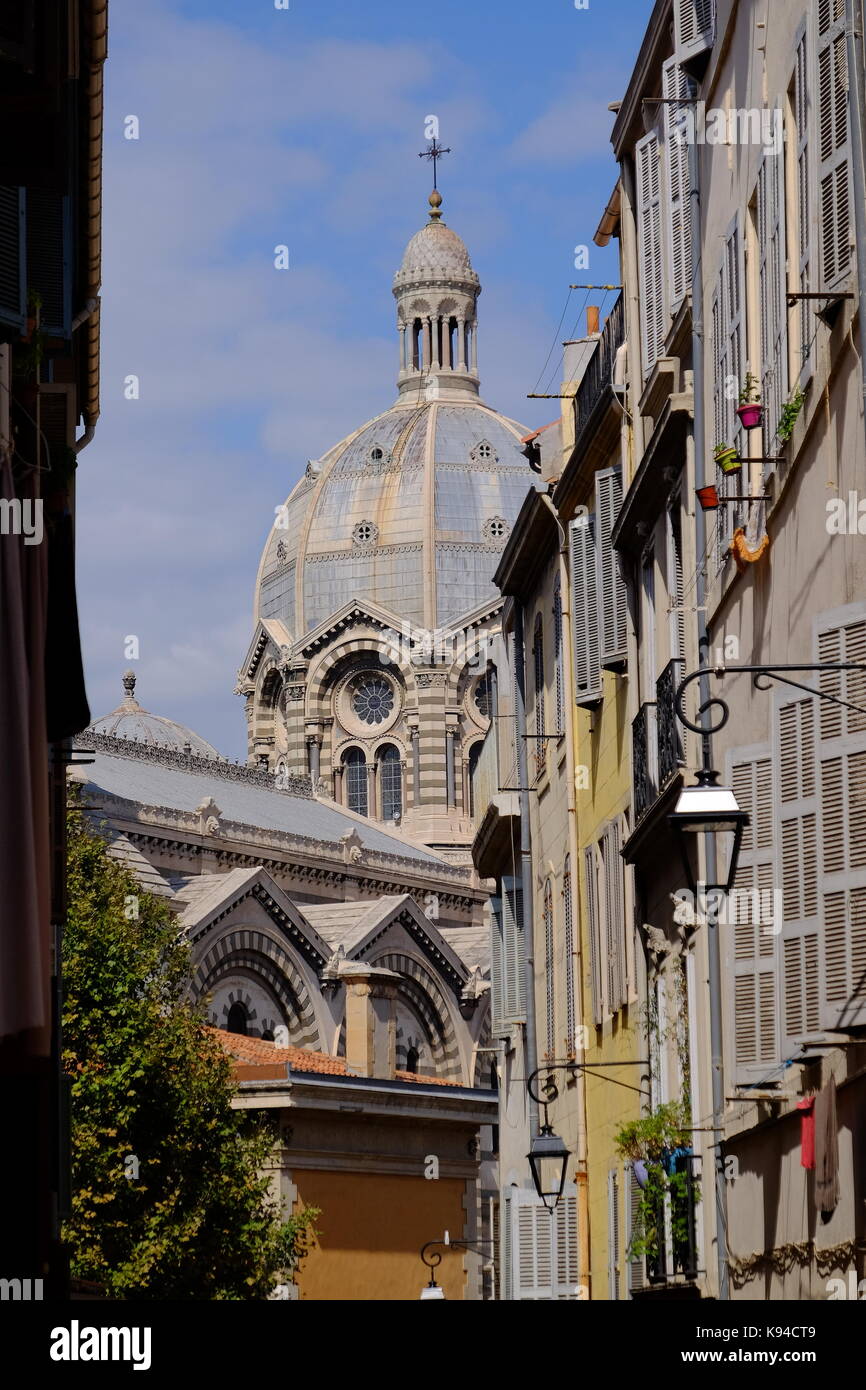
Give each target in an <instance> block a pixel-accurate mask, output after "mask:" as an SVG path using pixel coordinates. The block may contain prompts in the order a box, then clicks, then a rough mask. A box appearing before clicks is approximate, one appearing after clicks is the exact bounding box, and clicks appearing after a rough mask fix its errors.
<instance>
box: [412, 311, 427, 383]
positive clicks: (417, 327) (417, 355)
mask: <svg viewBox="0 0 866 1390" xmlns="http://www.w3.org/2000/svg"><path fill="white" fill-rule="evenodd" d="M423 328H424V324H423V323H422V321H421V319H413V320H412V366H413V367H414V368H415V370H416V372H420V370H421V357H422V353H421V333H422V331H423Z"/></svg>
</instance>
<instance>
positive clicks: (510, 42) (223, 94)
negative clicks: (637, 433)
mask: <svg viewBox="0 0 866 1390" xmlns="http://www.w3.org/2000/svg"><path fill="white" fill-rule="evenodd" d="M651 9H652V5H651V3H650V0H619V3H611V0H590V5H589V9H587V10H576V9H575V8H574V4H573V3H572V0H541V3H527V4H518V3H515V0H501V3H497V4H494V3H492V2H491V0H480V2H479V0H473V2H472V3H465V0H464V3H462V4H461V3H457V0H439V3H437V4H435V5H414V6H410V5H406V4H405V3H403V4H400V3H396V0H368V2H367V3H364V4H359V3H358V2H357V0H353V2H352V3H349V0H291V8H290V9H289V10H288V11H283V10H275V9H274V7H273V0H234V3H229V0H208V3H205V2H204V0H175V3H163V0H147V3H146V4H141V3H140V0H112V5H111V12H110V32H109V61H108V65H107V71H106V124H105V151H104V154H105V168H104V175H105V204H104V208H105V212H104V229H103V235H104V245H103V289H102V294H103V317H102V323H103V350H102V417H101V420H100V422H99V426H98V429H97V434H96V439H95V441H94V442H93V443H92V444H91V445H90V446H89V448H88V449H87V450H86V451H85V452H84V453H82V454H81V456H80V461H79V471H78V498H79V501H78V533H79V562H78V569H79V602H80V609H81V620H82V637H83V643H84V655H85V669H86V673H87V684H88V693H89V698H90V704H91V709H92V712H93V714H94V716H97V715H101V714H104V713H106V712H107V711H108V710H110V709H112V708H113V707H114V706H115V705H116V704H117V703H118V702H119V699H120V697H121V695H122V689H121V683H120V676H121V673H122V671H123V670H124V669H125V668H126V666H128V665H130V664H132V665H133V666H134V668H135V670H136V672H137V674H138V677H139V685H138V691H137V693H138V695H139V696H140V698H141V701H142V703H143V704H145V705H146V706H147V708H149V709H150V710H152V711H154V712H155V713H159V714H166V715H169V716H170V717H171V718H174V719H177V720H180V721H181V722H182V723H185V724H188V725H190V726H191V727H192V728H194V729H196V730H197V731H198V732H199V733H201V734H202V735H204V737H205V738H208V739H209V740H210V741H211V742H212V743H214V744H215V745H216V746H217V747H218V748H219V749H220V751H221V752H223V753H225V754H227V755H228V756H230V757H243V756H244V754H245V728H244V718H243V708H242V702H241V700H240V699H239V698H238V697H237V696H235V695H234V694H233V693H232V691H233V687H234V684H235V677H236V672H237V668H238V666H239V665H240V662H241V660H242V659H243V656H244V653H245V650H246V647H247V645H248V643H249V640H250V638H251V635H252V622H253V619H252V601H253V586H254V582H255V575H256V569H257V566H258V561H259V557H260V554H261V550H262V547H263V545H264V541H265V538H266V536H267V532H268V528H269V526H270V524H271V522H272V520H273V515H274V507H275V506H277V505H278V504H279V503H280V502H282V501H284V500H285V497H286V496H287V495H288V493H289V491H290V490H291V488H292V486H293V485H294V483H295V481H296V480H297V478H298V477H299V475H300V473H301V472H302V471H303V469H304V467H305V465H306V461H307V459H308V458H315V457H319V456H320V455H321V454H323V453H324V452H325V451H326V450H327V449H328V448H330V447H331V446H332V445H333V444H334V443H336V442H337V441H338V440H339V439H340V438H342V437H343V436H344V435H345V434H347V433H348V432H349V431H350V430H352V429H354V428H356V427H357V426H358V425H359V424H361V423H362V422H363V421H364V420H366V419H369V418H370V417H371V416H373V415H375V414H377V413H378V412H379V411H380V410H383V409H386V408H387V407H388V406H389V405H390V404H391V403H392V401H393V399H394V397H395V394H396V389H395V377H396V354H397V338H396V330H395V326H394V319H395V316H394V301H393V299H392V296H391V292H390V285H391V279H392V277H393V274H394V271H395V270H396V269H397V267H398V265H399V263H400V258H401V256H402V252H403V248H404V246H405V244H406V242H407V241H408V239H409V237H410V236H412V234H413V233H414V232H415V231H417V229H418V228H419V227H420V226H421V225H422V223H423V222H424V221H425V220H426V200H427V195H428V193H429V191H430V177H429V168H428V166H427V165H426V164H424V163H423V162H422V161H421V160H419V159H418V157H417V152H418V151H419V150H421V149H423V148H424V144H425V141H424V120H425V117H426V116H427V115H429V114H435V115H436V116H437V117H438V119H439V122H440V130H441V138H442V142H443V143H444V144H445V145H450V146H451V147H452V149H453V153H452V154H451V155H449V156H448V157H447V158H445V159H444V160H443V162H442V165H441V172H440V188H441V190H442V193H443V197H444V205H443V212H444V216H445V220H446V221H447V222H448V223H449V225H451V226H453V227H454V229H455V230H456V231H457V232H459V234H460V235H461V236H462V237H463V238H464V240H465V241H466V243H467V245H468V247H469V250H470V253H471V256H472V261H473V264H474V266H475V269H476V270H477V271H478V273H479V275H480V277H481V281H482V285H483V293H482V296H481V300H480V304H479V367H480V372H481V378H482V394H483V396H484V399H485V400H486V401H487V402H488V403H489V404H491V405H493V406H495V407H496V408H497V409H499V410H502V411H503V412H504V413H505V414H507V415H510V416H512V417H513V418H515V419H518V420H521V421H524V422H525V423H526V424H527V426H528V427H533V426H536V425H538V424H543V423H545V422H546V421H547V420H548V419H550V418H552V416H553V414H554V413H555V411H556V409H557V406H556V403H555V402H537V401H528V400H527V399H526V395H527V393H528V392H530V391H532V390H533V389H535V384H536V381H537V379H538V376H539V373H540V372H541V370H542V367H543V365H544V362H545V359H546V357H547V354H548V351H549V349H550V347H551V344H552V343H553V342H554V340H555V338H556V329H557V324H558V322H559V318H560V315H561V313H562V310H563V306H564V304H565V299H566V294H567V286H568V284H569V283H570V282H572V281H574V280H575V279H577V280H579V281H581V282H583V281H586V280H590V281H593V282H606V281H615V280H616V279H617V265H616V254H615V248H611V249H609V250H608V251H605V252H602V251H599V250H598V249H597V248H596V247H593V246H592V244H591V243H592V236H593V233H594V231H595V229H596V227H597V225H598V222H599V218H600V216H601V213H602V211H603V209H604V205H605V202H606V200H607V197H608V195H609V193H610V190H611V187H612V186H613V182H614V178H615V173H616V170H615V166H614V164H613V160H612V154H611V150H610V144H609V134H610V130H611V126H612V121H613V117H612V116H611V115H610V113H609V112H608V110H607V105H608V102H611V101H615V100H617V99H618V98H619V97H620V96H621V95H622V92H623V90H624V87H625V83H626V81H627V79H628V76H629V73H630V71H631V68H632V65H633V62H634V59H635V57H636V55H637V51H638V48H639V45H640V41H641V38H642V36H643V32H644V29H645V26H646V23H647V20H648V18H649V15H650V12H651ZM129 115H135V116H137V117H138V120H139V124H140V138H139V139H138V140H126V139H124V133H123V132H124V119H125V118H126V117H127V116H129ZM281 243H284V244H286V245H288V247H289V252H290V261H291V268H290V269H289V270H288V271H286V272H279V271H276V270H275V269H274V265H273V248H274V247H275V246H276V245H277V244H281ZM579 243H583V244H588V245H590V252H591V262H590V270H589V271H588V272H579V273H577V272H575V271H574V267H573V257H574V247H575V246H576V245H577V244H579ZM584 298H585V296H584V295H583V294H573V295H572V298H571V302H570V305H569V309H568V313H567V315H566V318H565V321H564V323H563V326H562V331H561V334H560V337H565V336H567V335H569V334H570V333H571V332H572V331H576V332H578V333H579V332H581V331H582V329H583V324H582V322H576V320H577V316H578V312H579V310H580V308H581V306H582V304H583V301H584ZM598 298H599V296H594V295H593V296H590V301H592V300H593V299H598ZM558 355H559V348H558V345H557V349H556V351H555V352H554V355H553V357H552V358H551V363H550V366H549V367H548V368H547V371H546V372H545V374H544V377H543V378H542V384H541V387H540V388H539V389H544V387H545V382H546V380H547V378H548V377H549V376H550V374H551V370H552V368H553V367H554V365H555V363H556V361H557V360H558ZM132 374H134V375H136V376H137V377H138V378H139V381H140V398H139V399H138V400H126V399H125V398H124V380H125V378H127V377H128V376H129V375H132ZM547 389H551V390H554V391H555V390H557V389H558V387H557V385H556V378H555V380H554V384H552V385H551V386H550V387H549V388H547ZM131 634H134V635H135V636H137V637H138V639H139V644H140V658H139V660H138V661H137V662H133V663H130V662H128V661H127V660H126V658H125V656H124V639H125V638H126V637H127V636H129V635H131Z"/></svg>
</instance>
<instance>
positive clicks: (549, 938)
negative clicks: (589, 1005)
mask: <svg viewBox="0 0 866 1390" xmlns="http://www.w3.org/2000/svg"><path fill="white" fill-rule="evenodd" d="M544 979H545V993H546V1006H547V1007H546V1023H547V1051H548V1054H549V1055H550V1056H552V1057H555V1056H556V980H555V975H554V939H553V888H552V887H551V884H550V880H549V879H548V881H547V883H546V884H545V885H544Z"/></svg>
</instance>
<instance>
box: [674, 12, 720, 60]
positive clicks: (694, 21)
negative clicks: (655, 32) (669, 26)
mask: <svg viewBox="0 0 866 1390" xmlns="http://www.w3.org/2000/svg"><path fill="white" fill-rule="evenodd" d="M715 24H716V7H715V0H674V43H675V44H676V50H677V57H678V58H680V59H689V58H694V57H696V56H697V55H698V54H700V53H703V52H705V51H706V49H708V48H712V46H713V40H714V37H715Z"/></svg>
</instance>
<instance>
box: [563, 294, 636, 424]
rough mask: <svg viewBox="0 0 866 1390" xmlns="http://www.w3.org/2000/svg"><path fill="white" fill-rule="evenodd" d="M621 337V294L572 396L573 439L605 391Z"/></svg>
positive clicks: (622, 321)
mask: <svg viewBox="0 0 866 1390" xmlns="http://www.w3.org/2000/svg"><path fill="white" fill-rule="evenodd" d="M624 341H625V314H624V311H623V300H622V294H620V295H618V297H617V300H616V303H615V304H614V306H613V308H612V309H611V311H610V313H609V314H608V316H607V320H606V322H605V325H604V328H603V329H602V330H601V336H600V337H599V340H598V346H597V347H596V349H595V352H594V353H593V354H592V357H591V358H590V361H589V365H588V366H587V369H586V371H585V372H584V374H583V377H582V379H581V383H580V385H579V386H578V388H577V393H576V395H575V397H574V439H575V443H577V441H578V440H579V439H580V435H581V431H582V430H583V428H584V426H585V425H586V422H587V421H588V420H589V418H590V416H591V415H592V412H593V411H594V410H595V407H596V405H597V404H598V401H599V399H600V397H601V396H602V395H603V394H604V392H605V391H609V390H610V388H611V383H612V381H613V366H614V360H615V358H616V354H617V352H618V350H619V348H620V347H621V346H622V344H623V342H624Z"/></svg>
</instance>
